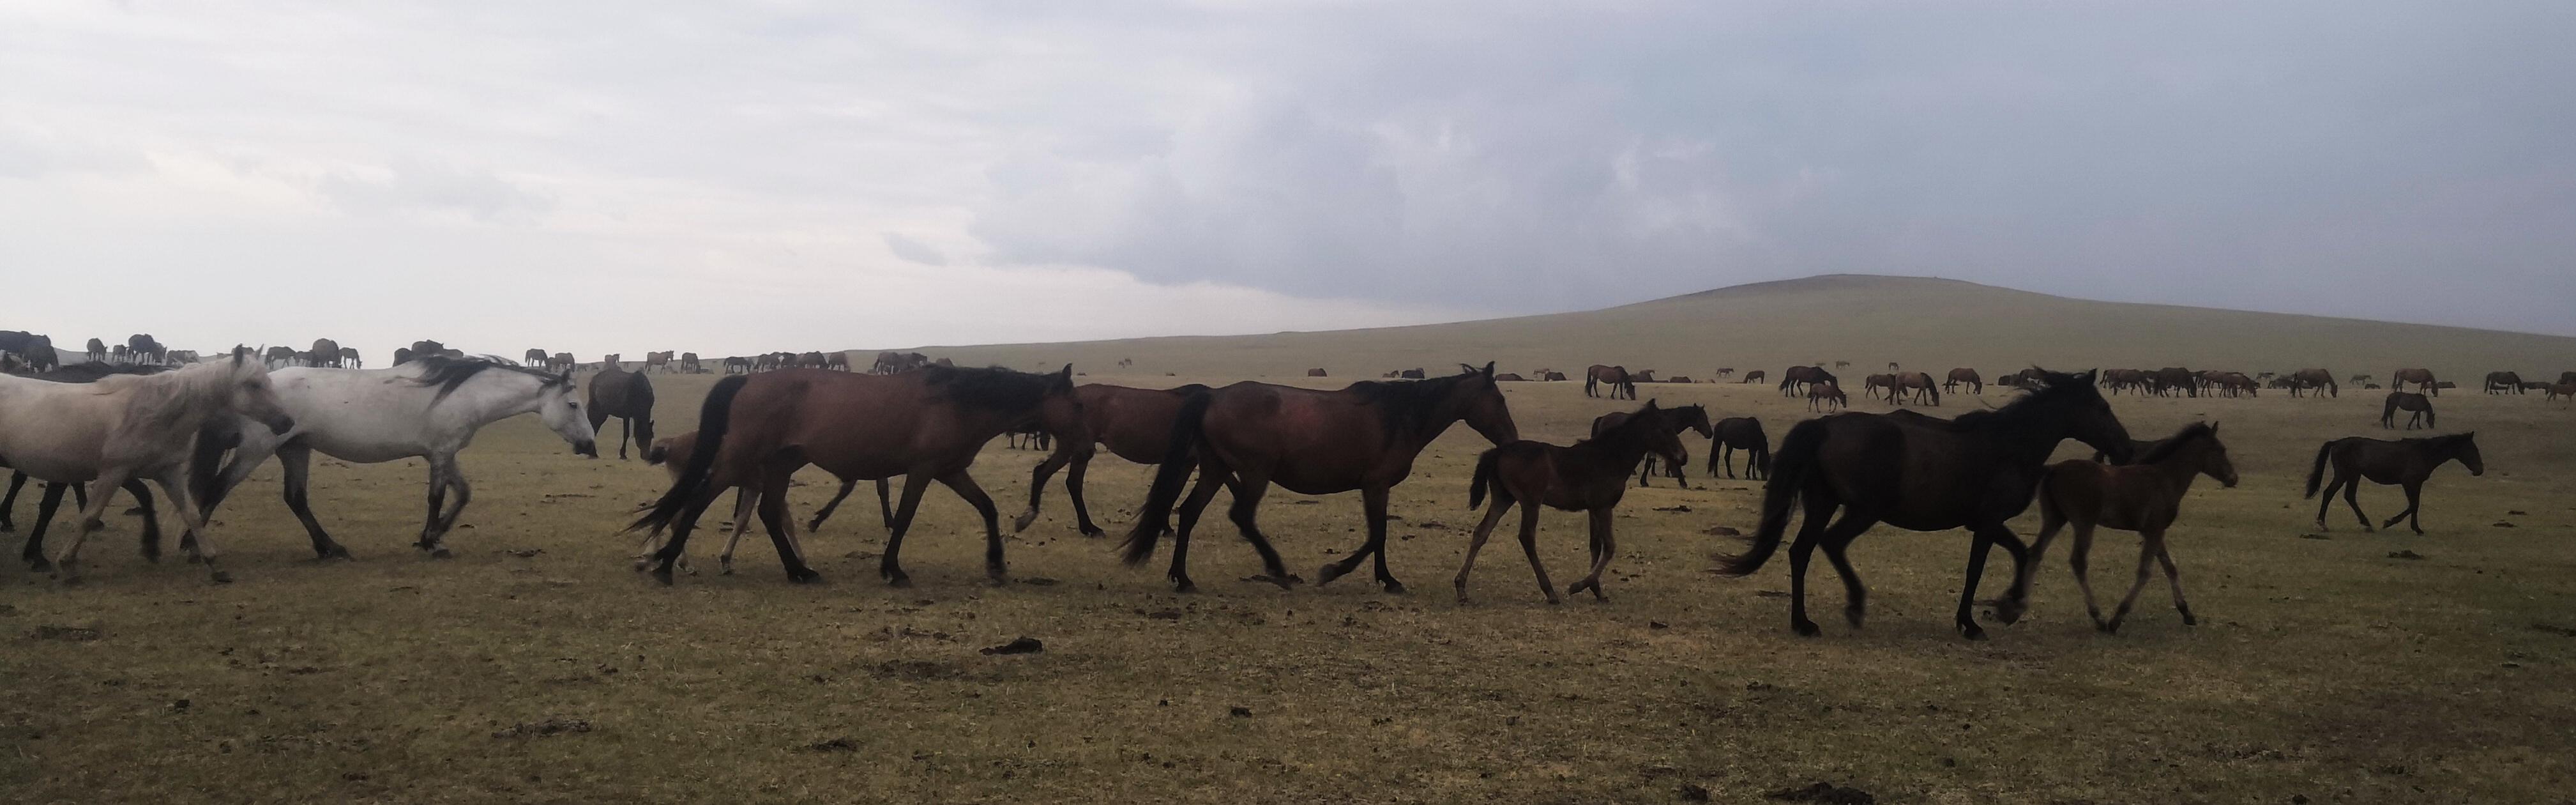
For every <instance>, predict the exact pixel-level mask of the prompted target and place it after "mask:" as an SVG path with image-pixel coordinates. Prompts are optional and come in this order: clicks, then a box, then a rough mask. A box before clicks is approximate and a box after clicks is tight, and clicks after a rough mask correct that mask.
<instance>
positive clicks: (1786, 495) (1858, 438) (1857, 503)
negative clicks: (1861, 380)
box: [1718, 372, 2131, 639]
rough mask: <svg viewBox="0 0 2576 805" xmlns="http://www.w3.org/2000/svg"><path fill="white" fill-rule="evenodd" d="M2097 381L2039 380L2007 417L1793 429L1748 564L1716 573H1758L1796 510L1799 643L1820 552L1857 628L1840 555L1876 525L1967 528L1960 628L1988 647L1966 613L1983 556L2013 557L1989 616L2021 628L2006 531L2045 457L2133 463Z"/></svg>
mask: <svg viewBox="0 0 2576 805" xmlns="http://www.w3.org/2000/svg"><path fill="white" fill-rule="evenodd" d="M2094 377H2095V373H2093V372H2086V373H2084V374H2065V373H2059V372H2046V373H2043V374H2042V375H2041V382H2040V387H2039V389H2038V390H2037V391H2033V392H2031V393H2029V394H2027V395H2024V396H2022V397H2021V398H2020V399H2017V400H2014V401H2013V402H2012V403H2010V404H2008V405H2005V406H2004V407H2002V408H1998V409H1995V410H1992V411H1971V412H1969V413H1966V414H1962V415H1960V416H1959V418H1957V419H1947V420H1945V419H1940V418H1937V417H1931V416H1925V415H1922V414H1916V413H1912V412H1906V411H1900V412H1896V413H1891V414H1838V415H1834V416H1829V417H1823V418H1820V419H1810V420H1807V421H1805V422H1800V423H1798V425H1797V426H1796V427H1793V428H1790V429H1789V434H1788V436H1787V437H1786V438H1783V439H1782V440H1781V442H1780V452H1779V454H1778V455H1777V456H1776V457H1775V458H1774V460H1773V464H1772V469H1771V480H1770V481H1769V483H1768V484H1767V486H1766V487H1765V489H1764V491H1763V500H1762V524H1761V527H1760V528H1759V529H1757V530H1756V531H1755V533H1754V535H1753V536H1752V537H1750V538H1748V539H1749V541H1750V546H1749V549H1748V550H1747V551H1745V553H1743V554H1741V555H1738V556H1730V557H1724V558H1722V559H1721V560H1720V561H1719V570H1718V572H1720V573H1723V574H1725V575H1730V576H1742V575H1746V574H1749V573H1752V572H1753V571H1755V570H1759V569H1761V567H1762V564H1763V562H1764V561H1766V560H1768V559H1770V558H1771V554H1772V552H1773V551H1775V550H1777V549H1778V548H1779V546H1780V537H1781V534H1782V533H1783V532H1785V531H1786V530H1787V529H1788V527H1789V516H1790V514H1791V512H1790V506H1791V504H1793V503H1797V502H1803V503H1804V504H1805V507H1806V523H1805V524H1804V525H1803V526H1801V527H1800V528H1799V530H1798V539H1797V542H1796V543H1795V544H1792V545H1791V546H1789V596H1790V598H1789V627H1790V628H1791V629H1792V630H1795V631H1796V632H1797V633H1798V634H1801V635H1814V634H1816V633H1817V631H1818V630H1817V628H1816V624H1815V622H1814V621H1811V620H1808V619H1807V561H1808V557H1809V556H1811V555H1812V554H1813V553H1814V551H1815V549H1816V548H1817V547H1818V546H1822V547H1823V548H1824V549H1825V559H1826V560H1828V561H1831V562H1833V564H1834V570H1835V572H1837V573H1839V574H1841V576H1842V579H1843V587H1844V590H1845V591H1846V593H1847V594H1848V597H1849V599H1850V603H1849V604H1848V605H1847V606H1846V607H1845V609H1844V614H1845V616H1846V617H1848V618H1849V619H1850V620H1851V623H1852V625H1853V626H1854V627H1858V626H1859V625H1860V623H1861V616H1862V613H1863V611H1864V601H1865V599H1866V598H1867V597H1868V591H1867V590H1865V589H1863V588H1862V586H1861V582H1860V577H1859V576H1858V575H1855V574H1854V573H1853V571H1852V566H1851V562H1850V560H1848V559H1845V558H1844V556H1843V551H1844V549H1845V548H1846V547H1847V546H1849V545H1850V544H1851V541H1852V540H1853V539H1854V538H1857V537H1859V536H1860V535H1861V533H1862V532H1865V531H1868V530H1869V528H1870V526H1873V525H1876V524H1878V523H1880V522H1886V523H1889V524H1892V525H1895V526H1897V527H1899V528H1904V529H1908V530H1912V531H1944V530H1948V529H1953V528H1966V529H1969V530H1970V531H1972V532H1973V533H1974V534H1975V536H1976V542H1975V543H1974V544H1973V545H1971V546H1970V548H1969V550H1968V570H1967V582H1966V585H1965V586H1964V587H1963V588H1962V589H1961V590H1960V591H1959V611H1958V628H1959V631H1960V632H1961V633H1962V634H1964V635H1966V636H1967V637H1968V638H1969V639H1981V638H1983V637H1985V630H1984V629H1981V628H1978V626H1977V622H1976V619H1975V618H1974V617H1972V616H1971V613H1970V611H1969V608H1970V607H1971V606H1972V605H1973V604H1974V603H1975V601H1976V594H1977V581H1978V578H1979V577H1980V576H1981V575H1983V574H1984V572H1985V566H1986V550H1987V549H1988V548H1991V547H1993V546H1995V545H2002V546H2003V547H2004V551H2005V552H2007V553H2010V554H2012V558H2013V563H2014V566H2015V567H2014V570H2015V572H2014V574H2013V576H2014V580H2015V581H2014V584H2013V586H2012V590H2011V591H2010V592H2008V593H2006V594H2005V597H2004V599H2003V600H2002V601H2000V602H1998V603H1997V604H1996V617H1998V618H1999V619H2001V620H2002V621H2003V622H2004V623H2012V622H2014V621H2016V620H2019V619H2020V618H2021V614H2022V611H2023V609H2024V599H2025V597H2026V594H2027V588H2025V587H2024V586H2023V585H2022V583H2021V579H2022V578H2023V574H2022V573H2021V572H2020V569H2021V566H2022V565H2023V564H2024V563H2027V562H2028V561H2030V557H2029V556H2027V551H2026V550H2025V549H2024V548H2023V546H2022V541H2021V539H2020V538H2019V537H2016V536H2014V535H2013V533H2012V530H2011V529H2010V528H2007V527H2005V525H2004V521H2006V520H2010V519H2012V518H2013V517H2014V516H2016V515H2019V514H2021V513H2022V510H2024V509H2027V508H2029V507H2030V501H2031V494H2032V492H2033V491H2034V490H2035V489H2036V488H2037V487H2038V486H2039V481H2040V478H2041V477H2042V476H2043V475H2044V474H2045V472H2046V469H2047V468H2046V466H2045V465H2046V464H2047V461H2048V456H2049V454H2050V453H2051V452H2053V451H2055V450H2056V449H2057V444H2058V443H2059V442H2061V441H2064V440H2066V439H2070V438H2071V439H2077V440H2080V441H2083V442H2084V443H2086V444H2090V445H2093V446H2094V447H2096V448H2100V449H2102V450H2104V451H2106V452H2109V453H2110V454H2111V457H2112V458H2113V459H2115V460H2118V461H2122V462H2125V461H2127V460H2128V458H2129V451H2130V449H2131V448H2130V444H2131V442H2130V440H2129V432H2128V430H2127V429H2126V428H2123V427H2121V425H2120V418H2119V417H2118V416H2117V415H2114V414H2113V413H2112V412H2111V404H2110V403H2109V402H2108V401H2106V400H2104V399H2103V398H2102V393H2101V391H2100V390H2098V389H2096V388H2094V386H2093V381H2094ZM1837 508H1841V509H1844V510H1845V511H1844V513H1843V515H1842V517H1841V519H1839V520H1834V521H1833V522H1832V523H1831V525H1830V526H1829V525H1827V518H1829V517H1831V516H1832V515H1833V513H1834V510H1835V509H1837Z"/></svg>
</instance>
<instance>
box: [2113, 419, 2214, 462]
mask: <svg viewBox="0 0 2576 805" xmlns="http://www.w3.org/2000/svg"><path fill="white" fill-rule="evenodd" d="M2217 435H2218V430H2217V429H2215V428H2211V427H2210V426H2209V423H2207V422H2194V423H2191V424H2189V425H2184V426H2183V428H2182V430H2178V431H2175V432H2174V435H2173V436H2171V437H2168V438H2166V439H2164V440H2163V441H2159V442H2156V446H2154V447H2150V448H2147V452H2146V453H2145V454H2144V455H2140V456H2138V457H2137V458H2135V459H2131V460H2130V461H2129V463H2130V464H2132V465H2144V464H2154V463H2156V462H2159V461H2163V460H2165V459H2166V458H2168V457H2171V456H2172V455H2173V454H2175V453H2177V452H2181V450H2182V448H2183V447H2184V446H2185V445H2188V444H2191V443H2192V442H2193V441H2194V440H2197V439H2200V438H2203V437H2215V436H2217Z"/></svg>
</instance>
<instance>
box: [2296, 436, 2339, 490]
mask: <svg viewBox="0 0 2576 805" xmlns="http://www.w3.org/2000/svg"><path fill="white" fill-rule="evenodd" d="M2334 448H2335V443H2334V442H2327V443H2325V444H2323V445H2320V446H2318V447H2317V463H2316V465H2315V466H2312V467H2309V468H2308V493H2307V494H2306V495H2304V496H2303V497H2311V498H2312V497H2316V496H2317V484H2320V483H2323V482H2325V479H2326V456H2327V455H2329V454H2331V453H2333V452H2334Z"/></svg>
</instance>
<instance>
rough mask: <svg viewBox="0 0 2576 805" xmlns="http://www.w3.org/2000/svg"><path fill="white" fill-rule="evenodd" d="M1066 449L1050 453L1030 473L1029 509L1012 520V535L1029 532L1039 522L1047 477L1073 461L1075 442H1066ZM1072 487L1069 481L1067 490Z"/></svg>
mask: <svg viewBox="0 0 2576 805" xmlns="http://www.w3.org/2000/svg"><path fill="white" fill-rule="evenodd" d="M1064 448H1065V449H1062V450H1057V451H1055V452H1052V453H1048V454H1047V457H1046V459H1045V460H1043V461H1039V462H1038V466H1037V469H1033V470H1030V471H1029V509H1028V511H1024V512H1020V516H1018V517H1014V518H1011V533H1013V534H1017V533H1020V532H1022V531H1027V530H1029V524H1031V523H1035V522H1037V521H1038V506H1039V504H1040V503H1041V502H1043V501H1044V500H1045V499H1046V483H1047V477H1048V476H1051V475H1054V474H1055V471H1056V470H1059V469H1062V468H1063V467H1064V465H1066V464H1069V463H1072V461H1073V453H1074V450H1073V442H1072V441H1071V440H1066V442H1065V444H1064ZM1071 487H1072V484H1071V482H1069V481H1068V482H1067V483H1066V488H1068V489H1070V488H1071Z"/></svg>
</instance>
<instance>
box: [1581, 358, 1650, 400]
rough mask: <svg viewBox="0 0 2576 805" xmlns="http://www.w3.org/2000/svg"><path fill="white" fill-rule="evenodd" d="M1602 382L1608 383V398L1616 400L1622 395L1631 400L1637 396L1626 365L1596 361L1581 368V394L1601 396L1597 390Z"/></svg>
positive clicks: (1634, 383)
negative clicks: (1607, 364) (1605, 364)
mask: <svg viewBox="0 0 2576 805" xmlns="http://www.w3.org/2000/svg"><path fill="white" fill-rule="evenodd" d="M1603 383H1608V384H1610V399H1613V400H1616V399H1619V398H1620V397H1621V396H1622V395H1625V396H1626V397H1627V398H1628V399H1631V400H1633V399H1636V398H1637V384H1636V382H1635V381H1633V380H1631V379H1630V378H1629V377H1628V367H1625V366H1604V365H1602V364H1597V363H1596V364H1593V365H1591V366H1590V367H1587V368H1585V369H1584V370H1583V396H1586V397H1599V396H1601V395H1600V393H1599V392H1598V391H1597V390H1598V389H1599V388H1600V387H1601V384H1603Z"/></svg>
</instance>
